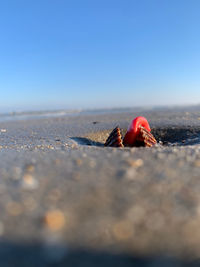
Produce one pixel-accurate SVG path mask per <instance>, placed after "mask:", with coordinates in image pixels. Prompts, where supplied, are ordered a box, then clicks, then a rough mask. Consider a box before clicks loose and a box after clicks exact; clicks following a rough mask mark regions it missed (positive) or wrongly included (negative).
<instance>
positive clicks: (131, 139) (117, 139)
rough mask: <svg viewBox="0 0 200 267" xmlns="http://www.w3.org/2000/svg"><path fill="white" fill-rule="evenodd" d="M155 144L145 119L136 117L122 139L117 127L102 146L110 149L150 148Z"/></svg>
mask: <svg viewBox="0 0 200 267" xmlns="http://www.w3.org/2000/svg"><path fill="white" fill-rule="evenodd" d="M156 143H157V141H156V139H155V137H154V136H153V135H152V134H151V128H150V126H149V123H148V121H147V119H146V118H144V117H141V116H139V117H136V118H135V119H134V120H133V121H132V122H131V124H130V126H129V128H128V130H127V132H126V134H125V136H124V138H123V137H122V134H121V130H120V128H119V126H117V127H116V128H114V129H113V131H112V132H111V133H110V135H109V137H108V138H107V140H106V142H105V144H104V146H111V147H124V146H125V147H140V146H144V147H152V146H154V145H155V144H156Z"/></svg>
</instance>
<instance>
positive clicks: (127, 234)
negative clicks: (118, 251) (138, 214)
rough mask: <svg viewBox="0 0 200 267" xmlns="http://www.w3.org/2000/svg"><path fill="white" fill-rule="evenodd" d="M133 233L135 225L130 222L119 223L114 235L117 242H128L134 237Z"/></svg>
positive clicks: (114, 227) (116, 225) (115, 225)
mask: <svg viewBox="0 0 200 267" xmlns="http://www.w3.org/2000/svg"><path fill="white" fill-rule="evenodd" d="M133 233H134V227H133V224H132V223H131V222H130V221H128V220H123V221H120V222H117V223H116V224H114V226H113V234H114V237H115V238H116V239H117V240H121V241H123V240H127V239H129V238H131V237H132V235H133Z"/></svg>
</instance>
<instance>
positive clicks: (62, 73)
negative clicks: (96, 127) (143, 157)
mask: <svg viewBox="0 0 200 267" xmlns="http://www.w3.org/2000/svg"><path fill="white" fill-rule="evenodd" d="M0 92H1V94H0V110H3V109H7V110H15V109H30V110H31V109H46V108H48V109H49V108H52V109H54V108H95V107H96V108H99V107H102V108H103V107H106V108H108V107H120V106H121V107H126V106H127V107H129V106H140V105H143V106H144V105H167V104H170V105H173V104H196V103H200V1H199V0H1V1H0Z"/></svg>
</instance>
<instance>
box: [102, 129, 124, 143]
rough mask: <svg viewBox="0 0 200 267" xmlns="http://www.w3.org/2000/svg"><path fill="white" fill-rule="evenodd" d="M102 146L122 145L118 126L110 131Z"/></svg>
mask: <svg viewBox="0 0 200 267" xmlns="http://www.w3.org/2000/svg"><path fill="white" fill-rule="evenodd" d="M104 146H112V147H123V143H122V136H121V132H120V128H119V127H118V126H117V127H116V128H115V129H114V130H113V131H112V132H111V133H110V135H109V137H108V139H107V140H106V142H105V144H104Z"/></svg>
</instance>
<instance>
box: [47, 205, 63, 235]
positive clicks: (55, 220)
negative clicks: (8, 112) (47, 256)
mask: <svg viewBox="0 0 200 267" xmlns="http://www.w3.org/2000/svg"><path fill="white" fill-rule="evenodd" d="M44 220H45V223H46V226H47V227H48V228H49V229H50V230H51V231H59V230H61V229H62V228H63V227H64V225H65V216H64V214H63V212H62V211H61V210H51V211H48V212H47V213H46V214H45V216H44Z"/></svg>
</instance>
